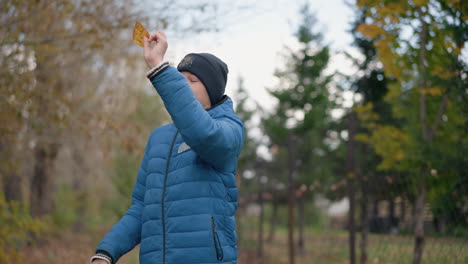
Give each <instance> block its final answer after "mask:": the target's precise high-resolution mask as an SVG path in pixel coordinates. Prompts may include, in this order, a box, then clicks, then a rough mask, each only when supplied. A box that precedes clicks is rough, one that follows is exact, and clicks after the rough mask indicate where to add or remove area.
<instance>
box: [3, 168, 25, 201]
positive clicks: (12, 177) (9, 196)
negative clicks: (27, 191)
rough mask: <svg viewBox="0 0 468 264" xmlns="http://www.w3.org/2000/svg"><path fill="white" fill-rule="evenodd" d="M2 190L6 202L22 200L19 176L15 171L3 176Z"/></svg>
mask: <svg viewBox="0 0 468 264" xmlns="http://www.w3.org/2000/svg"><path fill="white" fill-rule="evenodd" d="M3 192H4V193H5V199H6V201H7V202H10V201H23V196H22V191H21V178H20V177H19V176H18V174H17V173H16V172H13V173H10V174H8V175H6V176H5V177H4V182H3Z"/></svg>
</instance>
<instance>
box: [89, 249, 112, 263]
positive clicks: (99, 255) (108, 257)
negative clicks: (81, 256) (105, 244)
mask: <svg viewBox="0 0 468 264" xmlns="http://www.w3.org/2000/svg"><path fill="white" fill-rule="evenodd" d="M95 259H103V260H105V261H107V262H108V263H109V264H113V263H114V260H113V259H112V256H111V255H110V254H109V253H108V252H107V251H105V250H99V249H98V250H96V254H95V255H94V256H92V257H91V260H90V262H93V260H95Z"/></svg>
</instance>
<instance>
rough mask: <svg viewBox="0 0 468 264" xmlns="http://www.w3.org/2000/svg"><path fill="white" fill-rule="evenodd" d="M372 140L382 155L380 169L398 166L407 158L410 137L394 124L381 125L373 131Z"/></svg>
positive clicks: (377, 151) (378, 152)
mask: <svg viewBox="0 0 468 264" xmlns="http://www.w3.org/2000/svg"><path fill="white" fill-rule="evenodd" d="M371 142H372V145H373V146H374V148H375V151H376V153H377V154H378V155H379V156H380V157H382V162H381V163H380V164H379V166H378V169H380V170H389V169H395V168H397V167H398V163H399V162H400V161H402V160H403V159H404V158H405V149H407V146H408V145H409V138H408V135H407V134H405V133H404V132H403V131H401V130H400V129H398V128H396V127H394V126H388V125H380V126H377V127H376V129H375V130H374V131H372V133H371Z"/></svg>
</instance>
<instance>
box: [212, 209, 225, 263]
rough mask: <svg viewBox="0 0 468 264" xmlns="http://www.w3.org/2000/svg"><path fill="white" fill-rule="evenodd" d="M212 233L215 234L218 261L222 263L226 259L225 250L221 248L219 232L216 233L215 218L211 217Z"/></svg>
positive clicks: (214, 241) (214, 240)
mask: <svg viewBox="0 0 468 264" xmlns="http://www.w3.org/2000/svg"><path fill="white" fill-rule="evenodd" d="M211 232H212V234H213V243H214V248H215V251H216V259H217V260H218V261H222V260H223V258H224V253H223V248H222V247H221V241H220V240H219V237H218V232H217V231H216V223H215V219H214V217H213V216H211Z"/></svg>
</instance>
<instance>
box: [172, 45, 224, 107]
mask: <svg viewBox="0 0 468 264" xmlns="http://www.w3.org/2000/svg"><path fill="white" fill-rule="evenodd" d="M177 70H179V71H180V72H182V71H186V72H190V73H192V74H194V75H196V76H197V77H198V78H199V79H200V81H201V82H202V83H203V85H205V87H206V91H207V92H208V96H209V97H210V102H211V105H212V106H213V105H215V104H217V103H218V102H219V101H220V100H221V98H222V97H223V95H224V90H225V88H226V82H227V74H228V67H227V65H226V63H224V62H223V61H222V60H220V59H219V58H218V57H216V56H214V55H213V54H209V53H190V54H187V55H186V56H185V57H184V58H183V59H182V61H181V62H180V63H179V65H178V66H177Z"/></svg>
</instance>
